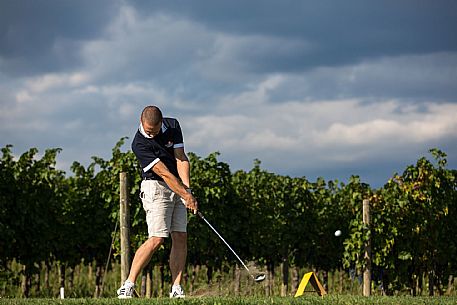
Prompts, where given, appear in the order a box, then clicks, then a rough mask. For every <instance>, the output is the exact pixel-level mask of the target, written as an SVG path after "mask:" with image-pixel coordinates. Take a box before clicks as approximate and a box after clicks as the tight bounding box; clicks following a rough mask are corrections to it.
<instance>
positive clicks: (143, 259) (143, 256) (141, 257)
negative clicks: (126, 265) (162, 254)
mask: <svg viewBox="0 0 457 305" xmlns="http://www.w3.org/2000/svg"><path fill="white" fill-rule="evenodd" d="M163 241H164V239H163V237H154V236H153V237H151V238H149V239H148V240H147V241H145V242H144V243H143V244H142V245H141V247H139V248H138V250H137V251H136V253H135V257H134V258H133V262H132V267H131V268H130V274H129V277H128V280H129V281H131V282H132V283H135V281H136V278H137V277H138V275H139V274H140V272H141V270H142V269H143V268H144V267H145V266H146V265H147V264H148V263H149V261H150V260H151V257H152V254H154V252H155V251H156V250H157V249H158V248H159V247H160V245H161V244H162V243H163Z"/></svg>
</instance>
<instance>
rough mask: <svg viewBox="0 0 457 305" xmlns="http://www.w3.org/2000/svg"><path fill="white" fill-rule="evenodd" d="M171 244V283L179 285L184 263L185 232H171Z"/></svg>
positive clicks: (185, 255) (185, 254)
mask: <svg viewBox="0 0 457 305" xmlns="http://www.w3.org/2000/svg"><path fill="white" fill-rule="evenodd" d="M171 239H172V245H171V253H170V270H171V277H172V283H173V285H179V284H180V283H181V278H182V274H183V270H184V266H185V265H186V257H187V233H185V232H172V233H171Z"/></svg>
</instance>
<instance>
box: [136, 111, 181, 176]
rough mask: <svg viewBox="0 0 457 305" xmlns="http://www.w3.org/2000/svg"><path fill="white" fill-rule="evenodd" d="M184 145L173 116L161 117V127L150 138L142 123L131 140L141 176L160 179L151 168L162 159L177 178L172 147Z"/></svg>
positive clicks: (179, 129)
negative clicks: (157, 132)
mask: <svg viewBox="0 0 457 305" xmlns="http://www.w3.org/2000/svg"><path fill="white" fill-rule="evenodd" d="M179 147H184V142H183V137H182V132H181V127H180V126H179V122H178V120H176V119H173V118H163V119H162V128H161V130H160V132H159V134H157V135H156V136H154V137H153V138H151V137H150V136H149V135H147V134H146V133H145V132H144V129H143V125H142V124H141V123H140V127H139V128H138V131H137V132H136V134H135V138H134V139H133V142H132V150H133V152H134V153H135V155H136V157H137V158H138V161H140V165H141V169H142V171H141V176H142V177H143V178H148V179H153V180H160V181H163V179H162V178H161V177H160V176H159V175H157V174H156V173H155V172H154V171H153V170H152V168H153V167H154V165H156V164H157V162H159V161H162V162H163V163H164V164H165V165H166V167H167V168H168V170H169V171H170V172H171V173H172V174H173V175H175V176H176V177H177V178H179V174H178V167H177V165H176V158H175V155H174V148H179Z"/></svg>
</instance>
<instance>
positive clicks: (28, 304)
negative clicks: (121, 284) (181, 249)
mask: <svg viewBox="0 0 457 305" xmlns="http://www.w3.org/2000/svg"><path fill="white" fill-rule="evenodd" d="M0 304H2V305H3V304H5V305H13V304H14V305H32V304H33V305H35V304H36V305H56V304H68V305H82V304H95V305H108V304H110V305H111V304H113V305H156V304H165V305H166V304H208V305H225V304H227V305H231V304H246V305H254V304H309V305H311V304H313V305H314V304H321V305H330V304H332V305H333V304H344V305H346V304H347V305H352V304H356V305H357V304H360V305H362V304H379V305H416V304H417V305H426V304H436V305H438V304H440V305H441V304H443V305H451V304H452V305H455V304H457V297H401V296H400V297H377V296H375V297H369V298H365V297H361V296H344V295H339V296H325V297H324V298H321V297H318V296H304V297H299V298H292V297H272V298H267V297H265V298H259V297H189V298H186V299H182V300H179V299H174V300H170V299H168V298H156V299H130V300H118V299H114V298H113V299H108V298H105V299H65V300H60V299H0Z"/></svg>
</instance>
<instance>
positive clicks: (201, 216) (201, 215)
mask: <svg viewBox="0 0 457 305" xmlns="http://www.w3.org/2000/svg"><path fill="white" fill-rule="evenodd" d="M197 214H198V216H200V218H201V219H203V220H204V221H205V222H206V223H207V224H208V226H209V227H210V228H211V229H212V230H213V231H214V233H216V234H217V236H219V238H220V239H221V240H222V241H223V242H224V243H225V244H226V245H227V247H228V248H229V249H230V251H232V253H233V254H235V256H236V258H237V259H238V260H239V261H240V263H241V264H242V265H243V267H244V268H245V269H246V270H247V271H248V273H249V274H250V275H251V276H252V277H253V278H254V276H253V275H252V274H251V271H249V268H248V267H246V265H245V264H244V263H243V261H242V260H241V258H240V257H239V256H238V255H237V254H236V253H235V251H233V249H232V247H230V245H229V244H228V243H227V242H226V241H225V239H224V238H223V237H222V236H221V234H219V233H218V232H217V231H216V229H215V228H214V227H213V226H212V225H211V224H210V223H209V222H208V220H206V218H205V216H203V214H202V213H200V211H198V212H197Z"/></svg>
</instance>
